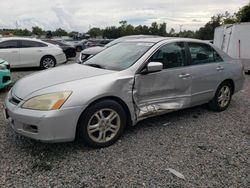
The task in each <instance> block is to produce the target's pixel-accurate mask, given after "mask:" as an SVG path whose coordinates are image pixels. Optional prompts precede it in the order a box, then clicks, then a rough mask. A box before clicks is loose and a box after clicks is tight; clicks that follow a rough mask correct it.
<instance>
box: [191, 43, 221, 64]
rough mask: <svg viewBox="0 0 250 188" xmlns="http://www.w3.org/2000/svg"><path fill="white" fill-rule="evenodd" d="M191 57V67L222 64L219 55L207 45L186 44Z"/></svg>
mask: <svg viewBox="0 0 250 188" xmlns="http://www.w3.org/2000/svg"><path fill="white" fill-rule="evenodd" d="M188 46H189V51H190V55H191V65H199V64H206V63H214V62H222V61H223V59H222V58H221V57H220V55H219V54H218V53H217V52H216V51H215V50H214V49H213V48H212V47H211V46H210V45H207V44H202V43H188Z"/></svg>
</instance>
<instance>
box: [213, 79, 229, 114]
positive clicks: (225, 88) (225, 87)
mask: <svg viewBox="0 0 250 188" xmlns="http://www.w3.org/2000/svg"><path fill="white" fill-rule="evenodd" d="M232 95H233V89H232V85H231V84H230V83H229V82H224V83H222V84H221V85H220V86H219V88H218V89H217V91H216V93H215V96H214V98H213V99H212V100H211V101H210V102H209V107H210V108H211V109H212V110H214V111H216V112H221V111H224V110H226V109H227V108H228V106H229V105H230V102H231V99H232Z"/></svg>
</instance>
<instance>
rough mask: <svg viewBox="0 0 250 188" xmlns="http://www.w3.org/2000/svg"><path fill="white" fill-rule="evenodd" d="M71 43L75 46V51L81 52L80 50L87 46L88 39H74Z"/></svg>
mask: <svg viewBox="0 0 250 188" xmlns="http://www.w3.org/2000/svg"><path fill="white" fill-rule="evenodd" d="M71 44H72V45H73V46H74V47H75V49H76V51H77V52H81V51H82V50H84V49H86V48H87V45H88V40H86V39H83V40H81V41H74V42H73V43H71Z"/></svg>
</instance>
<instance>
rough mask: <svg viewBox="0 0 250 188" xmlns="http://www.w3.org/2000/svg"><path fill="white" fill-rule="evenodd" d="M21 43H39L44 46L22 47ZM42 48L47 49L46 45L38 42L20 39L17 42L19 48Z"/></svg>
mask: <svg viewBox="0 0 250 188" xmlns="http://www.w3.org/2000/svg"><path fill="white" fill-rule="evenodd" d="M23 41H28V42H34V43H39V44H42V45H44V46H35V47H34V46H33V47H23V45H22V42H23ZM44 47H48V45H47V44H45V43H43V42H40V41H33V40H26V39H20V40H19V48H44Z"/></svg>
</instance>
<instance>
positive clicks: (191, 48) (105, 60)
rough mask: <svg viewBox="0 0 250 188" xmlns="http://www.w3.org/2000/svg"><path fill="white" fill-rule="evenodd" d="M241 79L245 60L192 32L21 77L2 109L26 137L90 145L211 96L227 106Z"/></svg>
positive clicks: (215, 104) (216, 106)
mask: <svg viewBox="0 0 250 188" xmlns="http://www.w3.org/2000/svg"><path fill="white" fill-rule="evenodd" d="M243 83H244V71H243V66H242V64H241V63H240V62H239V61H238V60H234V59H232V58H230V57H229V56H228V55H226V54H225V53H224V52H222V51H220V50H218V49H216V48H215V47H214V46H212V45H211V44H208V43H204V42H202V41H200V40H195V39H182V38H147V39H136V40H129V41H126V42H122V43H119V44H116V45H114V46H112V47H110V48H108V49H106V50H104V51H102V52H101V53H99V54H97V55H96V56H94V57H92V58H91V59H89V60H88V61H86V62H85V64H84V65H81V64H73V65H66V66H62V67H58V68H55V69H51V70H46V71H42V72H39V73H37V74H33V75H30V76H27V77H25V78H23V79H21V80H19V81H18V82H17V83H16V84H15V85H14V86H13V88H12V89H11V90H10V92H9V93H8V96H7V98H6V100H5V111H4V112H5V116H6V118H7V119H8V121H9V122H10V125H11V126H12V128H13V129H14V130H15V131H16V132H17V133H20V134H22V135H24V136H27V137H30V138H33V139H36V140H40V141H44V142H65V141H73V140H74V139H75V138H76V137H79V138H82V140H83V141H84V142H85V143H86V144H88V145H89V146H91V147H105V146H109V145H111V144H113V143H114V142H116V141H117V140H118V139H119V137H121V135H122V133H123V131H124V129H125V127H126V126H128V125H135V124H136V123H137V122H138V121H140V120H142V119H145V118H148V117H152V116H156V115H160V114H164V113H167V112H171V111H176V110H180V109H183V108H189V107H192V106H196V105H200V104H205V103H208V105H209V106H210V108H211V109H212V110H214V111H217V112H220V111H223V110H226V109H227V108H228V106H229V104H230V101H231V98H232V95H233V94H234V93H236V92H238V91H240V90H241V89H242V87H243Z"/></svg>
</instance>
